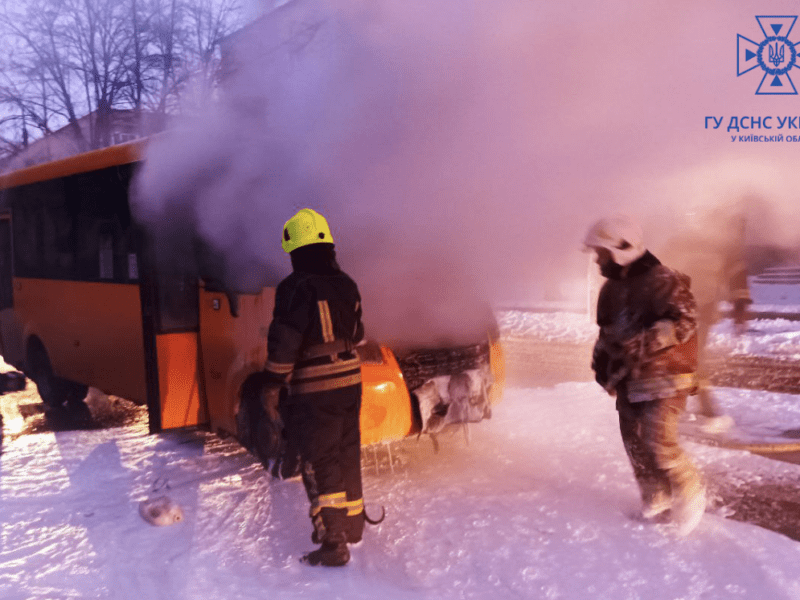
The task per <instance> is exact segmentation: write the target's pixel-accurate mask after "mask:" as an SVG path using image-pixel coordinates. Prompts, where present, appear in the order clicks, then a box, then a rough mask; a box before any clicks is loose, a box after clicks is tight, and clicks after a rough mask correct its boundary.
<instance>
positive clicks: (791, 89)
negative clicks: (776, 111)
mask: <svg viewBox="0 0 800 600" xmlns="http://www.w3.org/2000/svg"><path fill="white" fill-rule="evenodd" d="M756 21H758V26H759V27H760V28H761V33H763V34H764V39H763V40H761V41H755V40H751V39H750V38H747V37H745V36H743V35H742V34H741V33H740V34H737V36H736V75H737V77H741V76H742V75H744V74H745V73H749V72H750V71H752V70H754V69H756V68H759V67H760V68H761V70H762V71H763V72H764V76H763V77H762V78H761V83H760V84H759V85H758V89H756V94H757V95H769V96H775V95H797V88H796V87H795V86H794V83H793V82H792V78H791V77H790V71H791V70H792V69H793V68H795V67H797V68H798V69H800V65H798V57H797V52H798V45H800V41H797V42H792V41H791V40H790V39H789V36H790V35H791V33H792V29H793V28H794V23H795V21H797V17H796V16H794V17H791V16H782V17H778V16H760V17H756Z"/></svg>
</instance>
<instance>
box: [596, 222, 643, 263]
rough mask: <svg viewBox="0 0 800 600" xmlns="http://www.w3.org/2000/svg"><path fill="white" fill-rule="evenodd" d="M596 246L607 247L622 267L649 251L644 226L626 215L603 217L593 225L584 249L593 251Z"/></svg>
mask: <svg viewBox="0 0 800 600" xmlns="http://www.w3.org/2000/svg"><path fill="white" fill-rule="evenodd" d="M595 248H605V249H606V250H608V251H609V252H611V256H612V257H613V258H614V262H615V263H617V264H618V265H620V266H622V267H624V266H626V265H629V264H631V263H632V262H633V261H635V260H636V259H637V258H640V257H641V256H642V255H644V253H645V252H646V251H647V249H646V248H645V247H644V236H643V235H642V228H641V227H639V224H638V223H636V221H634V220H633V219H632V218H630V217H628V216H626V215H615V216H613V217H610V218H603V219H600V220H599V221H597V223H595V224H594V225H592V226H591V228H590V229H589V232H588V233H587V234H586V238H585V239H584V240H583V250H584V252H591V251H592V250H594V249H595Z"/></svg>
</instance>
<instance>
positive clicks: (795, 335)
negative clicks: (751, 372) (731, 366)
mask: <svg viewBox="0 0 800 600" xmlns="http://www.w3.org/2000/svg"><path fill="white" fill-rule="evenodd" d="M498 324H499V326H500V332H501V335H502V336H503V337H506V338H513V339H519V338H522V339H525V338H536V339H540V340H545V341H548V342H563V343H570V344H592V343H594V340H596V339H597V333H598V328H597V325H596V324H595V323H594V322H593V321H592V320H591V319H590V317H589V316H588V315H587V314H585V313H576V312H553V313H540V312H529V311H524V310H508V311H500V312H498ZM708 349H709V351H710V352H719V353H724V354H733V355H752V356H763V357H772V358H780V359H783V360H789V359H793V360H797V359H800V322H798V321H790V320H788V319H752V320H750V321H749V323H748V331H747V333H746V334H745V335H740V336H737V335H735V333H734V326H733V321H731V319H722V320H721V321H719V322H718V323H716V324H715V325H714V326H713V327H712V328H711V332H710V334H709V340H708Z"/></svg>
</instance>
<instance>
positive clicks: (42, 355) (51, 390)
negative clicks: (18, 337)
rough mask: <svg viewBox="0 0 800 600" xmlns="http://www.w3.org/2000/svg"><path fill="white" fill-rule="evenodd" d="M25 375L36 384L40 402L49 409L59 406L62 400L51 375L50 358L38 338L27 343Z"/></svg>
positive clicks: (54, 378) (54, 379)
mask: <svg viewBox="0 0 800 600" xmlns="http://www.w3.org/2000/svg"><path fill="white" fill-rule="evenodd" d="M25 374H26V375H27V376H28V377H29V378H30V379H31V381H33V383H35V384H36V387H37V388H38V389H39V397H40V398H41V399H42V402H44V403H45V404H46V405H47V406H51V407H55V406H59V405H60V404H61V400H63V399H61V398H59V394H58V387H59V386H58V385H57V381H56V377H55V376H54V375H53V367H51V366H50V358H49V357H48V356H47V350H45V349H44V345H43V344H42V342H40V341H39V339H38V338H32V339H31V340H30V341H29V342H28V349H27V352H26V353H25Z"/></svg>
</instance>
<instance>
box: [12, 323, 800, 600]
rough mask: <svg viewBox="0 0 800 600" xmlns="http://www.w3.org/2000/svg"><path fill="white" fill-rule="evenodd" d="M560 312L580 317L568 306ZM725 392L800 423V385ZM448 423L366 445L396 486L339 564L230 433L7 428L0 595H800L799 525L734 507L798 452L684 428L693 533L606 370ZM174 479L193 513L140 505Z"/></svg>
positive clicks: (762, 412)
mask: <svg viewBox="0 0 800 600" xmlns="http://www.w3.org/2000/svg"><path fill="white" fill-rule="evenodd" d="M509 319H510V320H511V322H521V321H523V320H525V317H524V316H523V315H521V314H516V315H514V314H510V315H509ZM548 322H549V327H550V328H551V329H552V330H558V329H561V330H562V331H563V336H564V337H569V336H570V335H572V336H577V335H580V334H579V333H571V334H570V333H569V331H571V330H573V329H575V328H576V324H575V322H574V321H572V320H571V318H570V317H569V316H567V315H565V314H560V315H559V314H556V315H553V314H551V315H550V316H549V318H548ZM509 323H510V322H509V321H506V324H507V327H506V331H508V326H509ZM528 327H529V330H528V334H527V335H538V333H541V332H542V328H541V326H540V327H539V328H537V327H536V326H534V325H532V322H529V323H528ZM578 328H579V327H578ZM537 332H538V333H537ZM718 334H719V335H721V336H724V335H725V334H724V329H722V330H719V331H718ZM25 393H27V394H28V395H30V394H31V393H33V394H35V392H30V391H27V392H22V394H25ZM716 393H717V398H718V401H719V403H720V405H721V406H722V407H723V408H724V409H725V410H726V411H727V412H728V414H730V415H732V416H733V417H734V419H735V421H736V423H737V427H738V428H739V429H741V430H743V431H750V432H758V431H761V432H762V435H766V434H765V433H764V432H765V431H767V430H768V429H769V427H768V426H770V425H771V426H772V428H773V429H775V428H776V427H777V428H780V427H784V428H794V429H800V400H799V399H798V396H796V395H790V394H776V393H768V392H760V391H748V390H736V389H730V388H718V389H717V390H716ZM6 406H7V405H6ZM4 418H5V426H6V431H9V430H10V429H12V428H13V415H10V414H5V415H4ZM438 441H439V450H438V452H434V448H433V444H432V443H431V440H430V439H429V438H428V437H427V436H426V437H422V438H420V439H416V438H410V439H407V440H403V441H401V442H394V443H392V444H391V445H380V446H377V447H371V448H366V449H365V451H364V461H363V464H364V466H363V472H364V490H365V491H364V497H365V501H366V505H367V510H368V511H369V512H370V514H373V515H377V514H379V512H380V507H381V506H385V507H386V514H387V516H386V520H385V521H384V522H383V523H382V524H381V525H379V526H375V527H372V526H368V527H367V529H366V532H365V538H364V540H363V541H362V543H361V544H360V545H357V546H354V547H353V548H352V551H351V553H352V560H351V562H350V563H349V564H348V565H347V566H346V567H344V568H342V569H325V568H313V567H308V566H305V565H302V564H301V563H300V562H299V558H300V556H301V555H302V554H303V553H304V552H307V551H309V550H311V549H312V548H313V546H312V544H311V542H310V532H311V526H310V523H309V521H308V517H307V499H306V496H305V493H304V491H303V487H302V484H301V483H300V481H299V480H296V479H295V480H289V481H280V480H272V479H271V478H270V477H269V475H268V474H266V473H265V472H264V470H263V469H262V468H261V467H260V465H259V464H258V463H256V462H255V461H254V460H253V458H252V457H250V456H249V455H248V454H246V453H245V452H244V451H243V450H242V449H241V448H240V447H239V446H238V445H237V444H236V443H235V442H233V441H232V440H222V439H220V438H217V437H215V436H212V435H210V434H204V433H202V432H200V433H196V434H191V433H188V432H185V433H182V434H181V433H164V434H158V435H148V434H147V427H146V424H144V423H142V424H140V425H138V426H130V427H124V428H111V429H105V430H94V431H62V432H58V433H52V432H49V433H48V432H42V433H35V434H28V435H22V436H19V437H14V436H13V435H8V434H7V435H6V439H5V441H4V447H3V454H2V456H0V596H1V597H3V598H7V599H8V600H40V599H41V600H44V599H47V600H61V599H64V600H66V599H67V598H70V599H72V598H80V599H84V598H86V599H88V598H98V599H105V598H114V599H129V598H130V599H133V598H136V599H137V600H151V599H152V600H155V599H162V598H163V599H169V600H189V599H193V598H197V599H201V598H202V599H203V600H206V599H209V598H219V599H231V598H240V599H243V600H244V599H248V598H253V599H255V598H265V597H269V598H276V599H290V598H321V597H328V598H332V599H337V598H342V599H344V598H348V599H360V598H363V599H365V600H366V599H370V600H371V599H374V598H386V599H391V600H399V599H434V598H435V599H451V598H452V599H459V600H462V599H471V598H474V599H482V598H492V597H503V598H531V599H534V598H536V599H540V598H541V599H543V598H547V599H568V600H577V599H583V598H595V599H608V600H612V599H613V600H618V599H620V598H624V599H628V600H637V599H641V600H674V599H677V598H681V599H685V600H712V599H713V600H728V599H730V600H736V599H740V598H769V599H770V600H773V599H774V600H783V599H786V600H798V599H800V566H799V565H800V545H799V544H798V542H797V541H794V540H792V539H790V538H788V537H786V536H784V535H781V534H779V533H776V532H773V531H769V530H767V529H763V528H760V527H758V526H756V525H753V524H751V523H748V522H742V521H741V517H740V518H739V520H737V515H736V511H737V507H738V506H741V502H740V500H741V495H742V494H746V493H751V494H752V493H755V494H761V495H763V494H768V493H769V492H768V491H766V490H769V489H771V488H770V486H773V485H783V486H789V488H790V489H796V488H797V486H798V485H800V466H798V465H795V464H789V463H785V462H779V461H775V460H770V459H768V458H764V457H761V456H756V455H752V454H749V453H747V452H744V451H739V450H726V449H723V448H715V447H712V446H706V445H700V444H695V443H691V442H687V441H684V442H683V445H684V448H685V449H686V450H687V451H688V452H689V454H690V456H691V457H692V459H693V460H694V461H695V463H696V464H697V465H698V467H699V468H700V469H701V471H702V472H703V474H704V477H705V480H706V483H707V485H708V486H709V490H710V494H709V497H710V503H709V508H708V510H707V512H706V514H705V515H704V517H703V520H702V521H701V523H700V525H699V526H698V528H697V529H696V530H695V531H694V532H692V533H691V534H690V535H689V536H688V537H686V538H678V537H677V536H676V535H675V532H674V529H673V526H672V525H671V524H669V523H668V522H664V523H648V522H644V521H642V520H641V519H640V518H639V517H638V516H637V511H638V508H639V498H638V491H637V489H636V484H635V483H634V480H633V475H632V472H631V469H630V465H629V463H628V459H627V457H626V455H625V451H624V449H623V447H622V443H621V441H620V438H619V432H618V428H617V422H616V413H615V411H614V407H613V401H612V400H611V399H610V398H609V397H608V396H607V395H606V394H605V392H604V391H603V390H601V389H600V388H599V386H597V385H595V384H594V383H589V382H582V383H562V384H559V385H556V386H553V387H541V388H536V387H531V388H518V387H509V388H507V390H506V394H505V396H504V398H503V400H502V401H501V403H500V404H499V405H497V406H496V407H495V410H494V413H493V416H492V418H491V419H490V420H488V421H483V422H481V423H478V424H473V425H471V426H470V428H469V430H467V431H465V430H462V429H454V430H451V431H450V432H449V433H445V434H442V435H440V436H439V438H438ZM390 458H391V460H392V462H391V465H390V462H389V461H390ZM759 490H761V491H759ZM161 496H166V497H167V498H169V499H170V500H171V501H172V502H173V503H174V504H176V505H177V506H179V507H180V508H181V510H182V514H183V520H182V521H180V522H178V523H175V524H173V525H170V526H164V527H156V526H153V525H151V524H149V523H147V522H146V521H145V520H144V519H142V518H141V517H140V515H139V504H140V502H141V501H143V500H147V499H152V498H157V497H161Z"/></svg>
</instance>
